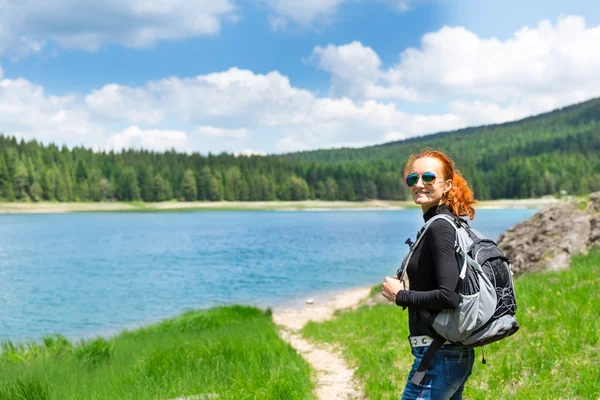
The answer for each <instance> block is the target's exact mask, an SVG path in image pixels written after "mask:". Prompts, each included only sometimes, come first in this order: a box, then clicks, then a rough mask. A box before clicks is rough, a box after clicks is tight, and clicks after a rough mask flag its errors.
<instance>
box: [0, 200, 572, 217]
mask: <svg viewBox="0 0 600 400" xmlns="http://www.w3.org/2000/svg"><path fill="white" fill-rule="evenodd" d="M561 201H562V200H559V199H556V198H552V197H548V198H539V199H520V200H489V201H481V202H479V203H478V204H477V205H476V206H475V207H476V209H477V208H479V209H501V208H542V207H546V206H548V205H552V204H556V203H560V202H561ZM414 207H415V205H414V203H413V202H412V201H387V200H369V201H362V202H348V201H321V200H306V201H256V202H250V201H243V202H229V201H220V202H201V201H196V202H174V201H169V202H161V203H125V202H123V203H121V202H113V203H108V202H107V203H52V202H39V203H6V202H0V214H60V213H74V212H116V211H119V212H127V211H129V212H136V211H137V212H144V211H145V212H157V211H201V210H267V211H336V210H337V211H369V210H402V209H405V208H414Z"/></svg>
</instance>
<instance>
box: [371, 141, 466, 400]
mask: <svg viewBox="0 0 600 400" xmlns="http://www.w3.org/2000/svg"><path fill="white" fill-rule="evenodd" d="M404 176H405V178H406V184H407V185H408V186H409V188H410V192H411V194H412V197H413V200H414V202H415V203H416V204H419V205H420V206H421V209H422V210H423V218H424V220H425V222H427V221H428V220H429V219H430V218H432V217H433V216H434V215H436V214H442V213H443V214H448V215H454V216H457V217H460V216H468V217H469V218H470V219H473V217H474V215H475V210H474V209H473V207H472V205H473V204H474V201H473V194H472V192H471V189H469V187H468V185H467V182H466V181H465V179H464V178H463V177H462V175H461V174H460V172H459V171H458V170H457V169H456V168H454V162H453V161H452V159H450V157H448V156H447V155H446V154H444V153H442V152H440V151H435V150H427V151H424V152H422V153H420V154H415V155H412V156H411V157H410V158H409V160H408V162H407V163H406V166H405V168H404ZM424 235H426V236H424V237H423V240H421V241H420V243H419V244H418V245H417V247H416V248H415V251H414V253H413V255H412V257H411V258H410V261H409V263H408V266H407V267H406V272H407V275H408V281H409V282H410V290H408V287H405V282H404V281H403V280H400V279H399V277H394V278H390V277H386V278H385V282H384V283H383V289H382V294H383V295H384V296H385V297H386V298H387V299H388V300H390V301H395V302H396V304H397V305H398V306H402V307H408V312H409V330H410V339H412V340H410V342H411V347H412V354H413V356H414V357H415V362H414V364H413V367H412V370H411V371H410V373H409V375H408V380H407V382H406V386H405V388H404V394H403V396H402V399H404V400H408V399H434V400H437V399H452V400H456V399H461V398H462V392H463V390H464V385H465V382H466V381H467V379H468V378H469V375H470V374H471V370H472V367H473V360H474V351H473V349H466V348H463V347H461V346H454V345H445V346H443V347H442V348H441V349H440V350H439V351H438V352H437V353H436V354H435V356H434V358H433V360H432V361H431V364H430V366H429V368H428V369H427V372H426V374H425V377H424V378H423V379H422V380H421V381H420V383H419V384H415V383H413V382H411V379H412V377H413V375H414V374H415V372H416V370H417V367H418V366H419V364H420V362H421V360H422V358H423V355H424V353H425V351H426V350H427V348H428V344H429V343H430V342H431V338H432V337H434V336H435V334H434V333H433V332H432V330H431V328H430V327H429V325H428V324H426V323H424V321H423V319H422V317H421V313H420V312H419V310H426V311H428V312H430V313H431V312H435V311H439V310H443V309H454V308H456V307H457V306H458V303H459V300H460V297H459V295H458V290H457V288H458V281H459V267H458V261H457V258H456V252H455V250H454V243H455V240H456V233H455V230H454V227H452V225H451V224H450V222H448V221H447V220H445V219H438V220H436V221H433V223H432V224H431V226H430V227H429V229H428V230H427V231H426V232H425V233H424ZM400 278H401V277H400Z"/></svg>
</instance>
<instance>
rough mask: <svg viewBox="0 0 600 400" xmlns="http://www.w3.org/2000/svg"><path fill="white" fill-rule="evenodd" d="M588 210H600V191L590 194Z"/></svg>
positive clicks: (593, 211)
mask: <svg viewBox="0 0 600 400" xmlns="http://www.w3.org/2000/svg"><path fill="white" fill-rule="evenodd" d="M588 210H589V211H590V212H592V213H595V212H600V192H595V193H592V194H591V195H590V204H589V205H588Z"/></svg>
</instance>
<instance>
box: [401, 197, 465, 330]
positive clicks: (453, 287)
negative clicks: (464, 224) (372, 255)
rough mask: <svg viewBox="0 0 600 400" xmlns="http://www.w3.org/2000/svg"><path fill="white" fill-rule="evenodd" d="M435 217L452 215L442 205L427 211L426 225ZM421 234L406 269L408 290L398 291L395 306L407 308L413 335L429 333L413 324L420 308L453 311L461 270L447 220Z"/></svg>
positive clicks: (453, 237) (453, 236)
mask: <svg viewBox="0 0 600 400" xmlns="http://www.w3.org/2000/svg"><path fill="white" fill-rule="evenodd" d="M436 214H448V215H453V214H452V212H451V211H450V209H449V208H448V207H447V206H446V205H445V204H442V205H440V206H436V207H432V208H430V209H429V210H427V212H426V213H425V214H424V215H423V218H424V219H425V222H427V221H428V220H429V219H431V218H432V217H433V216H434V215H436ZM424 235H425V237H423V239H422V240H421V242H420V243H419V244H418V245H417V247H416V248H415V251H414V252H413V255H412V257H411V259H410V261H409V263H408V266H407V268H406V272H407V274H408V279H409V282H410V290H400V291H399V292H398V294H397V295H396V304H397V305H399V306H403V307H408V312H409V329H410V334H411V335H413V336H419V335H429V334H430V332H427V331H426V330H425V329H423V327H422V326H421V325H419V324H417V323H416V321H417V319H418V318H419V313H418V310H419V309H425V310H427V311H433V312H435V311H439V310H444V309H453V308H456V307H457V306H458V303H459V301H460V296H459V294H458V290H457V288H458V281H459V273H460V271H459V266H458V260H457V256H456V251H455V250H454V246H455V242H456V231H455V230H454V228H453V227H452V225H451V223H450V222H449V221H446V220H444V219H438V220H436V221H434V222H433V223H432V224H431V225H430V226H429V228H428V229H427V231H426V232H425V233H424Z"/></svg>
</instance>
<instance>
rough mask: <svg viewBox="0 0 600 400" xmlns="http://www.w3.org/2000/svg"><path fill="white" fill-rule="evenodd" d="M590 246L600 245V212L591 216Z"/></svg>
mask: <svg viewBox="0 0 600 400" xmlns="http://www.w3.org/2000/svg"><path fill="white" fill-rule="evenodd" d="M588 247H600V214H597V215H594V216H592V217H591V218H590V239H589V241H588Z"/></svg>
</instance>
